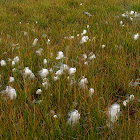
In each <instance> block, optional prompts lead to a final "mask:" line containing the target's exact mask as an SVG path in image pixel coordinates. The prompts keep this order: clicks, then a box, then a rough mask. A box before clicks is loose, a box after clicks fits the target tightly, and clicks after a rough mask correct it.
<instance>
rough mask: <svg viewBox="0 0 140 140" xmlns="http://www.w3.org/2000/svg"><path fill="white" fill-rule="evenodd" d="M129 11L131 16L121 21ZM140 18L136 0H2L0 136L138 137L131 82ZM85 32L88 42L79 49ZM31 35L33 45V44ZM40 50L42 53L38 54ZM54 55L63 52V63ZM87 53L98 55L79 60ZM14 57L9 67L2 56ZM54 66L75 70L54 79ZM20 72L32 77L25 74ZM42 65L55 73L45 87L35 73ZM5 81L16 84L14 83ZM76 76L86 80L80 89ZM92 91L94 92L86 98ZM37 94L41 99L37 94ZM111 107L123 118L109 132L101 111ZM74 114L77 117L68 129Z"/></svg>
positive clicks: (139, 116)
mask: <svg viewBox="0 0 140 140" xmlns="http://www.w3.org/2000/svg"><path fill="white" fill-rule="evenodd" d="M81 3H82V4H81ZM131 10H133V11H135V13H136V12H137V16H134V14H135V13H134V14H128V17H123V16H122V14H123V13H126V11H128V13H129V12H130V11H131ZM85 12H88V13H90V14H91V16H88V15H87V14H86V13H85ZM139 13H140V1H139V0H103V1H99V0H1V1H0V61H1V60H5V61H6V66H1V65H0V92H1V93H0V139H2V140H4V139H8V140H9V139H11V140H14V139H17V140H18V139H19V140H20V139H26V140H27V139H29V140H40V139H42V140H43V139H44V140H45V139H54V140H56V139H66V140H68V139H81V140H82V139H89V140H92V139H95V140H98V139H111V140H115V139H128V140H131V139H135V140H138V139H139V138H140V87H139V85H137V86H131V85H130V84H129V83H130V82H131V80H132V79H133V81H132V82H135V81H138V80H139V78H140V70H139V67H140V65H139V64H140V57H139V54H140V52H139V47H140V46H139V45H140V37H139V38H138V39H134V35H136V34H137V33H138V34H140V14H139ZM126 14H127V13H126ZM130 17H131V18H133V19H130ZM120 21H122V22H123V23H122V24H120ZM87 25H89V28H88V26H87ZM84 29H85V30H87V33H86V34H85V36H88V37H89V38H90V39H91V40H87V42H85V43H82V44H81V43H79V42H80V40H81V38H82V36H81V33H82V32H83V30H84ZM77 34H79V36H77ZM45 35H46V37H45ZM71 36H74V38H70V37H71ZM65 37H66V39H65ZM35 38H37V39H38V42H37V43H36V45H34V46H33V42H34V39H35ZM48 39H50V42H48ZM17 43H19V44H17ZM16 44H17V45H16ZM103 44H104V45H105V47H104V48H103V46H102V45H103ZM39 48H42V49H43V51H42V52H41V55H38V54H37V53H36V51H37V50H38V49H39ZM58 51H62V52H63V53H64V56H65V57H64V58H63V59H62V60H56V57H57V53H58ZM91 52H93V54H95V56H96V58H93V59H92V60H89V59H88V58H87V59H85V60H83V56H82V55H83V54H87V56H88V55H89V54H90V53H91ZM16 56H18V57H19V62H18V63H17V64H15V65H13V66H12V65H11V63H12V62H11V61H8V59H9V58H10V59H12V60H13V59H14V58H15V57H16ZM44 59H47V65H45V64H43V60H44ZM85 62H88V64H85ZM60 63H64V64H67V65H68V66H69V67H75V68H76V72H75V74H74V75H73V76H71V75H70V74H69V71H66V72H64V73H63V74H62V76H60V77H59V80H57V81H54V79H53V78H54V75H55V72H56V71H57V70H59V68H58V66H59V64H60ZM25 67H29V68H30V70H32V72H33V73H34V75H35V77H36V78H35V79H28V77H26V76H25V75H24V74H23V73H24V69H25ZM14 68H15V69H17V71H13V69H14ZM42 68H46V69H48V70H50V69H51V68H52V69H53V72H52V73H50V72H49V74H48V76H47V80H48V82H49V85H48V87H47V89H45V88H44V87H43V86H42V82H43V80H42V78H41V77H40V76H39V73H38V71H40V70H41V69H42ZM10 76H13V77H14V79H15V81H14V82H12V83H10V82H9V77H10ZM68 76H69V79H68ZM82 76H84V77H86V78H87V80H88V84H87V87H85V88H84V89H82V88H80V86H79V81H80V79H81V78H82ZM71 80H73V81H74V84H73V85H70V83H71ZM6 86H11V87H13V88H14V89H15V90H16V93H17V98H16V99H15V100H11V99H9V98H7V96H5V95H3V93H2V91H3V90H5V87H6ZM90 88H93V89H94V93H93V95H92V96H91V97H89V89H90ZM37 89H41V90H42V93H41V95H36V91H37ZM132 94H133V95H134V96H135V97H134V100H133V101H131V102H129V103H128V105H127V106H126V107H125V106H124V105H123V101H124V100H126V99H127V97H128V96H130V95H132ZM115 102H116V103H118V104H120V106H121V115H120V117H119V118H118V120H117V121H116V122H115V123H114V124H113V126H111V127H108V126H107V124H106V123H107V120H108V117H107V110H108V107H110V105H112V104H113V103H115ZM73 109H76V110H78V112H79V113H80V119H79V122H78V123H76V124H75V125H68V124H67V120H68V113H69V112H70V111H72V110H73ZM54 115H57V118H55V117H54Z"/></svg>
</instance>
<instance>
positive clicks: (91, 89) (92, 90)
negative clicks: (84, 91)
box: [89, 88, 94, 97]
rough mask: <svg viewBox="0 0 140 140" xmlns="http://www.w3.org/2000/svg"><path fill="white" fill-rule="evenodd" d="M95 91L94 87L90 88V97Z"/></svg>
mask: <svg viewBox="0 0 140 140" xmlns="http://www.w3.org/2000/svg"><path fill="white" fill-rule="evenodd" d="M93 93H94V89H93V88H90V89H89V97H92V95H93Z"/></svg>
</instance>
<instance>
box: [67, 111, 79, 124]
mask: <svg viewBox="0 0 140 140" xmlns="http://www.w3.org/2000/svg"><path fill="white" fill-rule="evenodd" d="M68 116H69V118H68V120H67V124H70V125H74V124H76V123H78V121H79V119H80V114H79V112H78V110H74V111H71V112H69V113H68Z"/></svg>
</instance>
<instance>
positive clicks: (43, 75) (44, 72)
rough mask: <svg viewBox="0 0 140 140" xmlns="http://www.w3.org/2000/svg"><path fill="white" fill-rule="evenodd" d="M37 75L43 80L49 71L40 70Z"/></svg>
mask: <svg viewBox="0 0 140 140" xmlns="http://www.w3.org/2000/svg"><path fill="white" fill-rule="evenodd" d="M38 73H39V75H40V77H41V78H45V77H46V76H47V75H48V74H49V70H48V69H45V68H43V69H42V70H40V71H39V72H38Z"/></svg>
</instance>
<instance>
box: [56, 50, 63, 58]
mask: <svg viewBox="0 0 140 140" xmlns="http://www.w3.org/2000/svg"><path fill="white" fill-rule="evenodd" d="M63 57H64V54H63V52H62V51H59V52H58V53H57V57H56V58H55V59H56V60H59V59H62V58H63Z"/></svg>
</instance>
